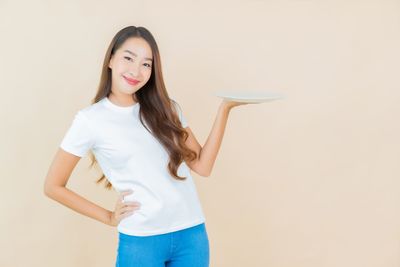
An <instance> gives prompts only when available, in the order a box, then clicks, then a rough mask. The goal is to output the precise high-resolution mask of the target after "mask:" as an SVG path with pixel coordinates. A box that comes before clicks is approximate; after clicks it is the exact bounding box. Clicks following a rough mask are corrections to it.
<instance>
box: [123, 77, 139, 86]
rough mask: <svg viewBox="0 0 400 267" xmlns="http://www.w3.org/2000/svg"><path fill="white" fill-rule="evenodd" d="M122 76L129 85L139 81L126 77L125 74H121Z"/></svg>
mask: <svg viewBox="0 0 400 267" xmlns="http://www.w3.org/2000/svg"><path fill="white" fill-rule="evenodd" d="M122 77H124V79H125V81H126V82H127V83H129V84H130V85H136V84H138V83H139V82H140V81H138V80H134V79H129V78H126V77H125V76H122Z"/></svg>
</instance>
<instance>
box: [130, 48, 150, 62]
mask: <svg viewBox="0 0 400 267" xmlns="http://www.w3.org/2000/svg"><path fill="white" fill-rule="evenodd" d="M124 52H127V53H129V54H131V55H133V56H135V57H137V55H136V54H135V53H133V52H132V51H129V50H124ZM144 59H147V60H150V61H153V59H152V58H150V57H145V58H144Z"/></svg>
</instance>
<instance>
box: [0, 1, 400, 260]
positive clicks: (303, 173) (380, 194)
mask: <svg viewBox="0 0 400 267" xmlns="http://www.w3.org/2000/svg"><path fill="white" fill-rule="evenodd" d="M127 25H136V26H145V27H147V28H148V29H149V30H150V31H151V32H152V33H153V34H154V36H155V38H156V40H157V42H158V45H159V47H160V52H161V57H162V64H163V70H164V75H165V82H166V85H167V88H168V91H169V93H170V96H172V97H174V98H175V99H176V100H178V102H179V103H180V104H181V106H182V108H183V111H184V114H185V116H186V117H187V120H188V122H189V124H190V127H191V129H192V130H193V132H194V133H195V135H196V137H197V139H198V140H199V141H200V143H201V144H204V142H205V140H206V138H207V136H208V133H209V131H210V129H211V127H212V124H213V121H214V118H215V115H216V112H217V108H218V105H219V103H220V99H219V98H217V97H215V96H214V95H213V94H214V92H215V91H217V90H220V89H235V88H237V89H243V90H252V89H264V90H267V91H274V92H281V93H284V94H285V95H286V96H287V97H286V99H285V100H281V101H274V102H270V103H265V104H259V105H246V106H240V107H237V108H235V109H234V110H232V112H231V114H230V118H229V121H228V125H227V128H226V132H225V138H224V140H223V143H222V147H221V150H220V153H219V155H218V158H217V161H216V164H215V168H214V170H213V173H212V175H211V176H210V177H208V178H203V177H200V176H198V175H196V174H195V173H193V176H194V179H195V182H196V184H197V188H198V192H199V195H200V197H201V201H202V205H203V208H204V211H205V215H206V219H207V224H206V225H207V230H208V234H209V240H210V249H211V252H210V253H211V266H213V267H228V266H229V267H242V266H268V267H338V266H340V267H347V266H349V267H358V266H359V267H372V266H374V267H398V266H400V164H399V159H400V141H399V135H400V126H399V115H400V105H399V101H400V81H399V78H398V74H399V70H400V66H399V65H400V64H399V62H400V52H399V47H400V1H386V0H382V1H378V0H376V1H317V0H309V1H307V0H303V1H301V0H298V1H294V0H293V1H267V0H265V1H244V0H243V1H206V2H205V1H202V2H201V3H199V2H195V1H180V2H178V1H172V2H171V1H132V0H130V1H112V3H111V1H77V0H75V1H59V2H58V3H56V2H55V1H25V2H18V1H10V0H9V1H5V0H2V1H0V29H1V42H0V53H1V60H0V62H1V63H0V73H1V76H0V84H1V96H2V97H1V99H0V101H1V103H0V104H1V110H2V112H1V118H0V119H1V133H0V134H1V136H0V137H1V138H0V139H1V141H0V142H1V171H2V172H1V176H2V184H1V185H2V186H1V192H0V193H1V202H0V203H1V204H0V208H1V219H0V236H1V238H0V248H1V253H0V266H4V267H20V266H21V267H22V266H23V267H26V266H30V267H36V266H58V267H71V266H85V267H86V266H96V267H102V266H113V265H114V262H115V256H116V248H117V232H116V229H115V228H111V227H109V226H107V225H104V224H101V223H99V222H97V221H95V220H92V219H90V218H88V217H84V216H82V215H80V214H77V213H75V212H73V211H72V210H69V209H67V208H66V207H64V206H62V205H61V204H59V203H57V202H55V201H53V200H51V199H49V198H46V197H45V196H44V194H43V190H42V188H43V181H44V178H45V175H46V172H47V169H48V167H49V165H50V162H51V160H52V157H53V156H54V153H55V151H56V150H57V147H58V145H59V143H60V141H61V138H62V137H63V135H64V133H65V131H66V130H67V128H68V127H69V124H70V123H71V121H72V119H73V116H74V114H75V112H76V111H77V110H78V109H80V108H83V107H85V106H87V105H88V104H89V102H90V100H91V98H92V97H93V96H94V94H95V92H96V87H97V84H98V81H99V77H100V69H101V64H102V60H103V57H104V54H105V51H106V48H107V46H108V44H109V42H110V41H111V38H112V37H113V36H114V34H115V33H116V32H117V31H118V30H119V29H121V28H122V27H125V26H127ZM88 164H89V160H88V158H84V159H82V160H81V161H80V162H79V164H78V166H77V168H76V170H75V171H74V173H73V175H72V177H71V179H70V183H69V184H68V186H69V188H70V189H72V190H74V191H76V192H77V193H79V194H81V195H83V196H84V197H87V198H88V199H90V200H91V201H93V202H95V203H97V204H99V205H102V206H103V207H105V208H108V209H112V208H113V207H114V203H115V200H116V194H115V192H113V191H111V192H110V191H105V190H104V189H103V186H102V185H96V184H95V180H96V179H97V176H96V175H97V173H96V171H95V170H89V171H88V170H87V168H88Z"/></svg>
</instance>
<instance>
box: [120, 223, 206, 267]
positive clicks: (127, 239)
mask: <svg viewBox="0 0 400 267" xmlns="http://www.w3.org/2000/svg"><path fill="white" fill-rule="evenodd" d="M209 260H210V252H209V241H208V235H207V230H206V227H205V223H202V224H198V225H196V226H192V227H189V228H186V229H182V230H179V231H175V232H170V233H166V234H160V235H152V236H132V235H126V234H123V233H121V232H119V243H118V252H117V260H116V265H115V266H116V267H165V266H166V267H208V266H209Z"/></svg>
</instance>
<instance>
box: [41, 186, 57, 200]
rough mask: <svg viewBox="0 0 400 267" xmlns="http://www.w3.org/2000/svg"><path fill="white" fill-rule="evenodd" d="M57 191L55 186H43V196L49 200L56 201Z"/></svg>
mask: <svg viewBox="0 0 400 267" xmlns="http://www.w3.org/2000/svg"><path fill="white" fill-rule="evenodd" d="M56 191H57V190H56V186H54V185H49V184H46V183H45V184H44V185H43V194H44V195H45V196H46V197H48V198H51V199H54V194H55V192H56Z"/></svg>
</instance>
